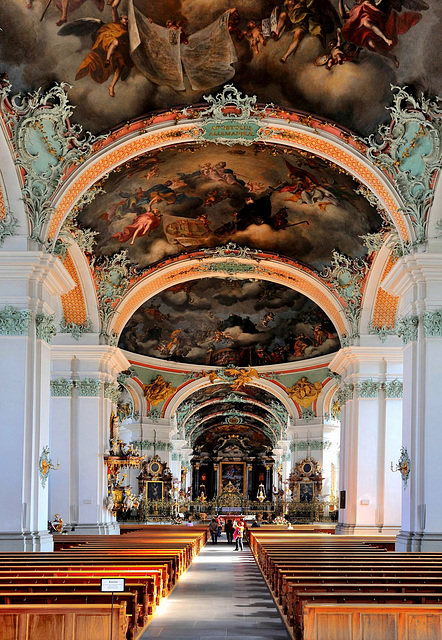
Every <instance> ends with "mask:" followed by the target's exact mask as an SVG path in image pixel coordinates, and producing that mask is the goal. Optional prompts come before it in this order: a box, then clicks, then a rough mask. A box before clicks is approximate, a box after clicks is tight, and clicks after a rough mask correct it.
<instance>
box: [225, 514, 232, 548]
mask: <svg viewBox="0 0 442 640" xmlns="http://www.w3.org/2000/svg"><path fill="white" fill-rule="evenodd" d="M224 529H225V531H226V537H227V544H233V531H234V526H233V522H232V520H230V519H229V520H227V522H226V524H225V526H224Z"/></svg>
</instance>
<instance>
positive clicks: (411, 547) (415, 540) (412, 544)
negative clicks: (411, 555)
mask: <svg viewBox="0 0 442 640" xmlns="http://www.w3.org/2000/svg"><path fill="white" fill-rule="evenodd" d="M395 550H396V551H430V552H432V551H442V532H437V533H426V532H422V531H419V532H417V531H400V532H399V534H398V536H397V537H396V545H395Z"/></svg>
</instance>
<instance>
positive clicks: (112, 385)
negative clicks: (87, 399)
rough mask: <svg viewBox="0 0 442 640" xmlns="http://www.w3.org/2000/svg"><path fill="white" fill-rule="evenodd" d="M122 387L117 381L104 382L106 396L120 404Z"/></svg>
mask: <svg viewBox="0 0 442 640" xmlns="http://www.w3.org/2000/svg"><path fill="white" fill-rule="evenodd" d="M120 396H121V389H120V387H119V385H118V384H117V383H116V382H105V383H104V397H105V398H107V399H108V400H110V401H111V402H113V403H114V404H118V402H119V401H120Z"/></svg>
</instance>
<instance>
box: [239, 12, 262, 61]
mask: <svg viewBox="0 0 442 640" xmlns="http://www.w3.org/2000/svg"><path fill="white" fill-rule="evenodd" d="M244 35H245V37H246V38H247V40H249V42H250V47H251V49H252V51H253V54H254V55H255V56H257V55H258V53H259V45H260V44H262V46H263V47H265V46H266V41H265V39H264V36H263V35H262V28H261V27H259V26H258V25H257V24H256V21H255V20H249V22H248V23H247V27H246V30H245V31H244Z"/></svg>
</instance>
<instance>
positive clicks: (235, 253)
mask: <svg viewBox="0 0 442 640" xmlns="http://www.w3.org/2000/svg"><path fill="white" fill-rule="evenodd" d="M203 253H204V257H206V258H246V259H249V260H258V257H257V256H258V254H259V251H258V249H249V247H240V246H239V244H236V242H228V243H227V244H225V245H223V246H221V247H213V248H208V249H204V251H203Z"/></svg>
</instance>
